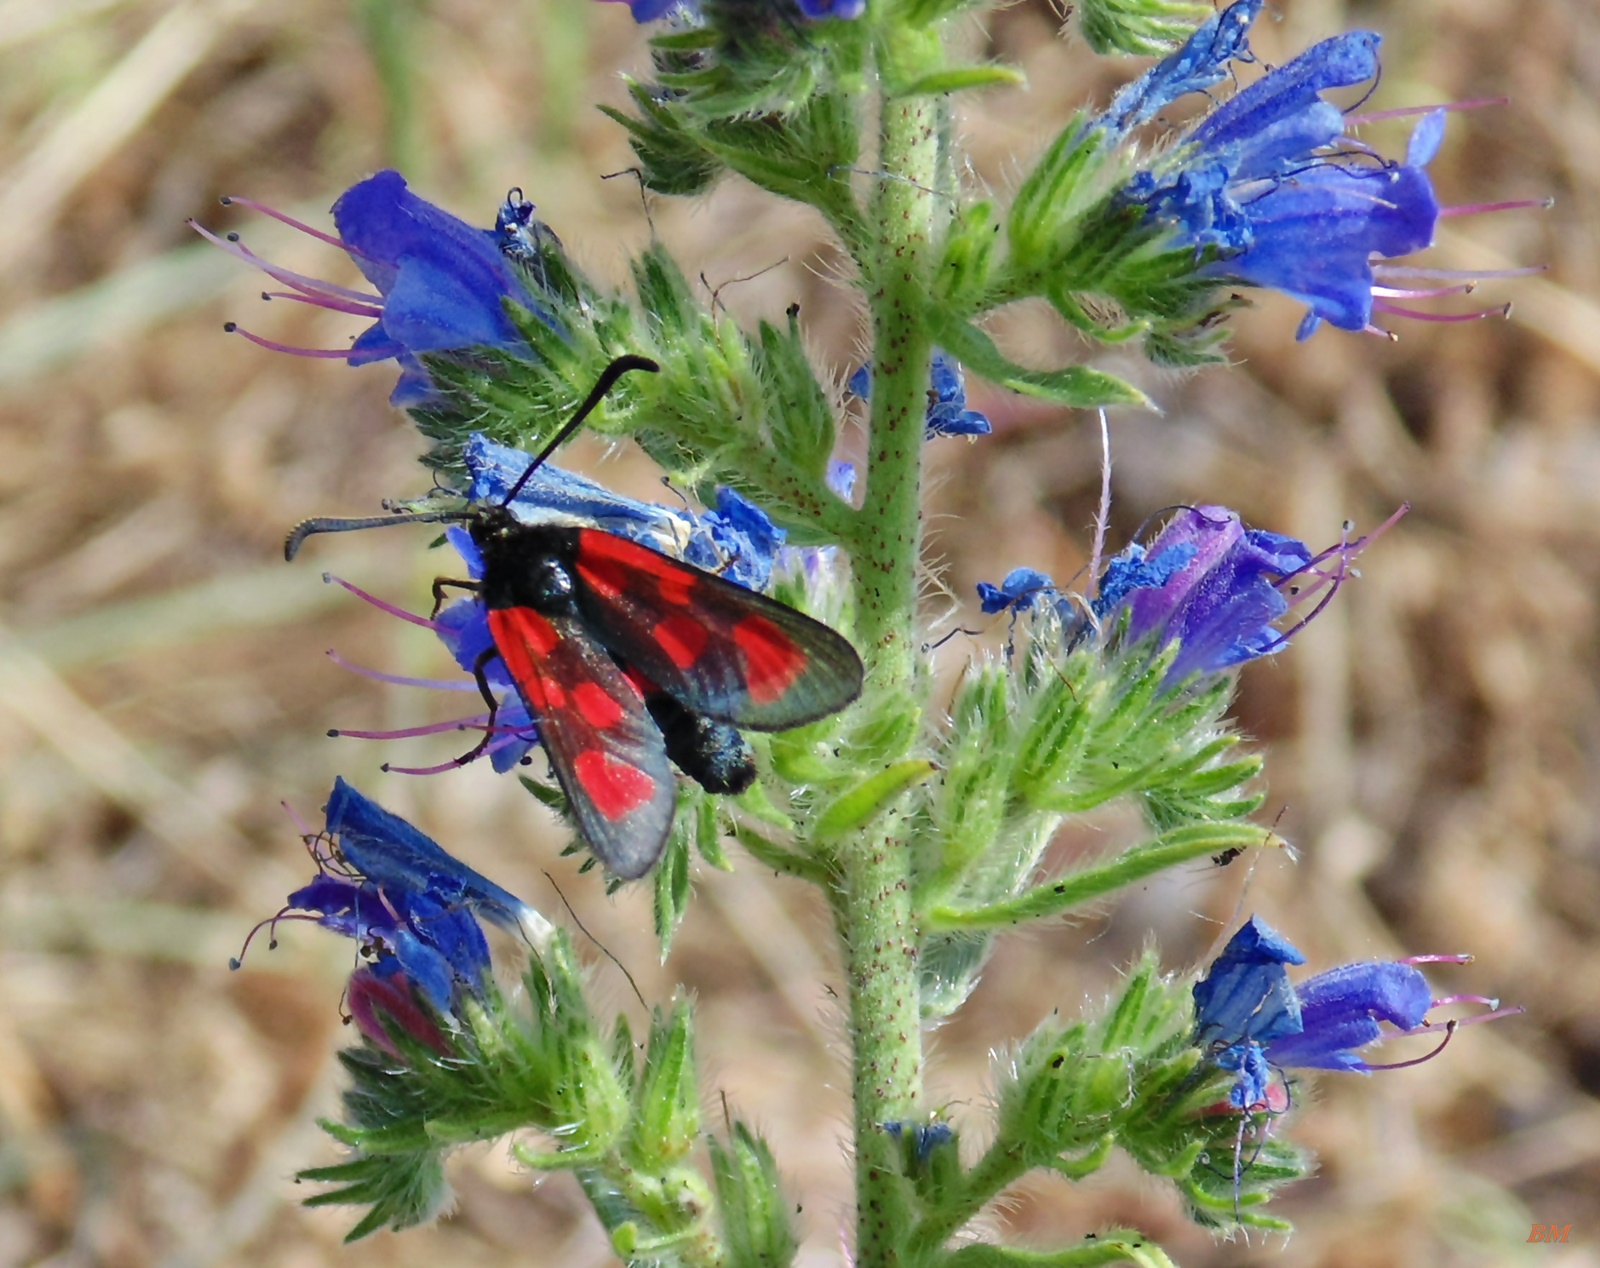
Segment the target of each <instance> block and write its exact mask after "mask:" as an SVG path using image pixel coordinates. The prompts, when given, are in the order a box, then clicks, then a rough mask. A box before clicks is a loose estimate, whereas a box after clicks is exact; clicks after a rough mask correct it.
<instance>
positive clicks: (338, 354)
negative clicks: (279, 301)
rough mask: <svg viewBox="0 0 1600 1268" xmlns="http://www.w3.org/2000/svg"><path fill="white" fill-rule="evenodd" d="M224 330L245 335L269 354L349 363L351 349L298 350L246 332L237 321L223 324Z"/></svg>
mask: <svg viewBox="0 0 1600 1268" xmlns="http://www.w3.org/2000/svg"><path fill="white" fill-rule="evenodd" d="M222 328H223V329H224V330H226V331H227V332H228V333H229V334H230V335H243V336H244V337H245V338H246V339H248V340H249V341H250V342H251V343H253V344H255V345H256V346H257V347H258V348H265V349H267V350H268V351H269V352H287V353H288V354H289V355H290V356H291V357H318V358H321V359H323V360H327V361H348V360H349V359H350V349H349V348H297V347H295V346H294V345H293V344H288V343H279V342H278V341H277V340H276V339H265V338H263V337H262V336H260V335H258V334H253V333H251V332H250V331H248V330H246V329H245V328H244V327H243V326H241V325H240V324H239V323H238V322H236V321H228V322H224V323H223V324H222Z"/></svg>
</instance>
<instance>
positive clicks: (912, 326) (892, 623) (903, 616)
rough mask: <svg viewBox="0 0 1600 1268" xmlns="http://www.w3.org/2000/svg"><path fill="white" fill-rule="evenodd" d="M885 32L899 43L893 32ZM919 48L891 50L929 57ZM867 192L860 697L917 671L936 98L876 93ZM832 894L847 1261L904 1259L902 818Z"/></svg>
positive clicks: (856, 551) (899, 684)
mask: <svg viewBox="0 0 1600 1268" xmlns="http://www.w3.org/2000/svg"><path fill="white" fill-rule="evenodd" d="M889 38H894V37H893V36H890V37H889ZM913 42H914V43H916V44H917V47H915V48H911V49H904V48H899V49H895V50H886V52H887V53H889V54H890V55H893V56H895V57H896V58H904V57H906V56H913V57H927V56H930V55H931V56H935V57H936V56H937V54H938V50H937V44H934V45H933V47H932V49H931V50H930V49H929V48H927V47H925V46H924V45H922V44H921V42H920V41H918V40H916V39H915V38H913ZM878 161H879V164H880V166H881V167H882V168H883V172H884V175H883V177H882V178H881V179H880V181H879V182H878V184H877V186H876V187H875V189H874V191H873V193H872V196H871V206H870V209H869V217H868V219H869V223H870V224H871V225H872V231H873V233H874V234H875V235H876V238H875V241H874V242H873V243H872V246H871V249H870V252H868V253H867V254H866V255H865V256H864V258H862V259H860V260H859V261H858V263H859V264H860V266H861V272H862V276H863V279H864V281H865V285H866V288H867V297H868V302H869V304H870V306H871V310H872V326H873V389H872V429H871V436H870V438H869V442H868V444H869V450H868V459H867V479H866V493H865V497H864V499H863V502H862V507H861V511H860V513H859V515H858V517H857V523H856V524H855V525H854V526H853V527H854V528H855V529H856V531H855V532H853V533H852V534H851V535H850V540H849V546H850V555H851V566H852V570H853V573H854V578H855V587H856V604H857V633H858V635H859V636H860V643H861V650H862V652H863V653H864V654H865V657H866V660H867V665H868V673H869V675H870V685H869V692H872V691H886V690H894V689H898V688H904V687H905V686H907V685H909V683H910V682H911V680H912V678H913V676H914V675H915V673H916V642H915V640H916V632H915V620H914V613H915V611H916V598H917V566H918V558H919V552H920V550H921V543H922V508H921V484H922V448H923V426H924V423H923V416H924V413H925V412H926V409H927V388H928V359H929V354H930V350H931V349H930V345H929V339H928V334H927V331H926V328H925V323H924V319H923V308H924V297H925V296H926V295H927V294H928V278H927V273H928V269H929V267H930V264H929V260H930V257H931V255H932V240H933V232H934V216H935V215H936V208H935V205H934V204H935V202H936V199H935V198H934V196H933V195H932V193H931V192H930V191H931V190H933V189H934V188H936V187H937V185H938V167H939V135H938V108H937V104H936V103H935V102H933V101H930V100H929V99H927V98H915V99H906V100H898V101H885V102H883V106H882V113H881V116H880V141H879V160H878ZM840 862H841V865H842V873H843V881H844V883H843V886H842V887H841V889H840V890H839V891H838V892H837V893H836V895H835V900H834V901H835V906H836V912H837V918H838V922H839V930H840V934H841V937H842V938H843V940H844V945H845V955H846V963H847V971H848V982H849V992H850V1033H851V1036H852V1039H853V1042H854V1071H853V1085H854V1095H855V1153H856V1204H857V1215H856V1219H857V1228H856V1263H857V1264H858V1265H860V1268H890V1266H891V1265H897V1264H900V1263H902V1262H903V1260H902V1258H901V1255H900V1247H901V1246H902V1245H903V1244H904V1239H905V1236H906V1233H907V1231H908V1228H909V1222H910V1218H911V1211H912V1207H911V1195H910V1193H909V1191H908V1189H907V1186H906V1184H905V1181H904V1179H903V1178H902V1177H901V1175H900V1169H899V1165H898V1146H897V1144H896V1142H895V1140H894V1138H893V1137H891V1136H890V1135H889V1133H887V1132H886V1131H885V1130H884V1129H883V1124H885V1123H888V1122H897V1121H903V1120H906V1119H909V1118H910V1117H911V1116H912V1115H913V1114H914V1113H915V1112H916V1111H917V1109H918V1106H919V1103H920V1101H921V1095H922V1033H921V1006H920V1000H919V995H918V980H917V946H918V933H917V929H916V926H915V922H914V918H913V915H912V904H911V850H910V845H909V842H908V841H907V839H906V837H905V833H904V825H903V822H902V820H901V818H900V816H899V815H897V814H896V813H894V812H893V811H889V812H888V813H885V814H882V815H880V816H878V818H877V819H876V820H874V821H873V823H872V824H871V825H870V826H869V827H868V828H867V830H866V831H865V832H864V833H863V834H862V835H861V837H860V838H859V839H858V840H857V841H855V842H853V843H851V844H850V845H848V846H846V847H845V848H844V850H843V851H842V857H841V859H840Z"/></svg>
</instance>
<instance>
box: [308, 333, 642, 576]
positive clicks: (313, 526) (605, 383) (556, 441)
mask: <svg viewBox="0 0 1600 1268" xmlns="http://www.w3.org/2000/svg"><path fill="white" fill-rule="evenodd" d="M660 369H661V367H660V366H659V365H657V364H656V363H655V362H654V361H652V360H650V358H649V357H640V356H635V355H633V354H632V353H629V354H628V355H626V356H621V357H618V358H617V359H616V360H615V361H613V362H612V363H611V364H610V365H608V366H607V367H606V368H605V369H604V370H602V371H601V372H600V378H599V379H598V380H597V381H596V382H595V385H594V389H593V390H592V391H591V392H590V393H589V395H588V397H587V398H585V400H584V402H583V404H582V405H580V406H578V412H577V413H576V414H574V415H573V416H572V418H571V419H570V420H569V421H568V422H567V423H566V425H565V426H563V427H562V428H561V430H560V431H558V432H557V433H556V434H555V437H554V438H553V439H552V440H551V441H550V443H549V444H548V445H546V446H545V447H544V448H543V449H541V450H540V451H539V453H538V456H537V457H535V458H534V460H533V461H532V462H530V463H529V464H528V468H527V470H526V471H524V472H523V473H522V474H521V475H520V476H518V477H517V482H516V483H515V484H513V485H512V486H511V492H509V493H507V494H506V496H505V500H504V501H502V502H501V503H500V505H501V506H509V505H510V504H511V502H512V501H513V500H514V499H515V498H516V496H517V494H519V493H521V492H522V486H523V485H525V484H526V483H527V482H528V477H529V476H531V475H532V474H533V473H534V472H535V471H537V470H538V469H539V468H540V467H542V466H544V464H545V461H546V460H547V459H548V458H549V457H550V455H551V454H553V453H554V452H555V451H556V449H557V448H558V447H559V446H560V445H561V443H562V441H564V440H566V439H567V437H568V436H570V435H572V433H573V432H575V431H577V430H578V428H579V427H581V426H582V425H583V420H584V419H586V418H588V417H589V415H590V414H592V413H594V410H595V406H597V405H599V404H600V402H601V401H602V400H604V399H605V396H606V393H607V392H609V391H610V390H611V389H612V388H614V387H615V386H616V385H617V380H618V379H620V378H621V377H622V376H623V375H624V374H626V373H628V371H629V370H649V371H650V372H651V373H652V374H653V373H656V372H657V371H659V370H660ZM476 514H477V512H476V511H471V510H462V511H416V512H413V513H411V514H408V515H372V516H368V517H366V518H365V519H327V518H323V517H318V518H316V519H309V520H303V521H302V522H301V523H299V524H296V525H295V526H294V528H293V529H291V530H290V532H289V536H288V538H287V539H286V540H285V541H284V543H283V557H284V558H285V559H290V560H292V559H293V558H294V557H295V556H296V555H297V554H299V553H300V547H301V546H302V545H304V544H305V540H306V538H308V537H314V536H316V535H317V534H318V533H352V532H355V531H356V530H357V529H363V528H388V527H389V526H390V525H391V524H438V523H442V522H446V521H449V520H470V519H472V518H473V516H474V515H476Z"/></svg>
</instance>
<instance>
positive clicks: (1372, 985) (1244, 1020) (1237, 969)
mask: <svg viewBox="0 0 1600 1268" xmlns="http://www.w3.org/2000/svg"><path fill="white" fill-rule="evenodd" d="M1471 958H1472V957H1471V956H1465V955H1431V956H1417V957H1413V958H1412V959H1409V960H1395V961H1365V962H1362V963H1357V964H1346V965H1343V966H1342V967H1340V968H1336V969H1330V970H1328V971H1327V972H1326V973H1319V974H1317V975H1316V976H1315V977H1312V978H1309V979H1307V980H1306V981H1304V982H1302V983H1300V985H1299V986H1298V987H1296V986H1294V985H1293V984H1292V983H1290V981H1289V977H1288V973H1287V971H1286V970H1285V968H1284V966H1285V965H1288V964H1303V963H1305V957H1304V956H1303V955H1301V954H1300V952H1299V951H1298V950H1297V949H1296V948H1295V947H1294V946H1293V945H1291V944H1290V943H1289V942H1288V941H1287V940H1286V939H1285V938H1284V937H1283V936H1282V935H1281V934H1279V933H1277V932H1276V931H1275V930H1273V929H1272V928H1271V927H1270V926H1269V925H1267V924H1266V922H1264V921H1262V920H1261V919H1259V918H1258V917H1256V916H1252V917H1250V919H1249V920H1248V921H1246V922H1245V925H1244V927H1243V928H1241V929H1240V930H1239V932H1238V933H1236V934H1234V935H1233V937H1232V938H1230V939H1229V941H1228V945H1227V946H1226V947H1224V948H1223V951H1222V954H1221V955H1220V956H1218V957H1217V959H1216V961H1215V962H1214V963H1213V964H1212V965H1211V967H1210V969H1208V970H1207V972H1206V975H1205V977H1203V978H1202V979H1201V980H1200V981H1198V982H1196V983H1195V986H1194V1002H1195V1043H1196V1044H1197V1045H1199V1046H1201V1047H1203V1048H1206V1049H1207V1050H1208V1054H1209V1055H1210V1056H1211V1058H1212V1060H1214V1061H1215V1063H1216V1064H1217V1065H1218V1066H1219V1067H1220V1068H1222V1069H1224V1070H1229V1071H1232V1072H1234V1073H1235V1074H1236V1076H1237V1077H1236V1079H1235V1081H1234V1085H1233V1087H1232V1089H1230V1091H1229V1094H1228V1103H1229V1104H1230V1105H1231V1106H1232V1107H1233V1108H1234V1109H1237V1110H1245V1111H1255V1110H1258V1109H1262V1108H1277V1107H1278V1106H1279V1105H1280V1103H1281V1098H1280V1097H1277V1096H1275V1095H1274V1094H1273V1093H1274V1088H1273V1086H1272V1072H1273V1070H1286V1069H1317V1070H1352V1071H1355V1072H1357V1073H1361V1074H1370V1073H1371V1072H1372V1071H1374V1070H1386V1069H1398V1068H1400V1067H1402V1066H1406V1065H1414V1064H1416V1061H1405V1062H1397V1063H1394V1064H1390V1065H1372V1064H1370V1063H1368V1062H1367V1061H1366V1060H1365V1059H1364V1058H1362V1057H1360V1056H1359V1055H1357V1051H1356V1050H1357V1049H1359V1048H1365V1047H1367V1046H1368V1045H1370V1044H1373V1043H1376V1042H1378V1041H1379V1040H1380V1039H1382V1038H1384V1037H1385V1035H1386V1034H1390V1033H1398V1034H1417V1033H1421V1032H1428V1031H1434V1030H1440V1029H1442V1030H1443V1032H1444V1035H1445V1039H1446V1040H1447V1041H1448V1039H1449V1037H1450V1035H1451V1034H1452V1033H1453V1032H1454V1031H1455V1029H1456V1027H1457V1026H1458V1025H1459V1024H1461V1023H1458V1022H1451V1023H1449V1024H1448V1025H1447V1026H1445V1027H1442V1028H1441V1027H1429V1026H1428V1025H1426V1024H1425V1023H1426V1019H1427V1015H1428V1011H1429V1010H1430V1009H1432V1008H1435V1007H1439V1006H1442V1005H1445V1004H1453V1003H1472V1004H1478V1005H1483V1006H1486V1007H1487V1008H1488V1010H1489V1011H1488V1012H1486V1013H1483V1014H1480V1015H1479V1016H1477V1017H1475V1018H1472V1019H1471V1020H1472V1021H1476V1022H1483V1021H1490V1020H1493V1019H1494V1018H1496V1017H1501V1016H1505V1015H1507V1014H1509V1013H1514V1012H1520V1011H1521V1009H1507V1010H1504V1011H1501V1010H1500V1004H1499V1001H1498V1000H1492V999H1485V998H1484V997H1482V996H1478V995H1453V996H1448V997H1446V998H1444V999H1437V998H1435V997H1434V994H1433V988H1432V987H1430V986H1429V985H1428V981H1427V979H1426V978H1425V977H1423V976H1422V974H1421V973H1420V972H1419V971H1418V970H1417V968H1416V965H1417V964H1419V963H1428V962H1433V963H1449V964H1465V963H1467V962H1468V961H1470V960H1471ZM1384 1022H1387V1023H1388V1024H1389V1025H1390V1026H1391V1027H1393V1028H1394V1029H1393V1030H1392V1031H1385V1030H1384V1028H1383V1025H1382V1023H1384ZM1442 1047H1443V1045H1440V1048H1439V1049H1435V1051H1434V1052H1433V1053H1429V1054H1427V1055H1426V1056H1424V1057H1421V1058H1418V1059H1417V1060H1422V1061H1425V1060H1428V1059H1430V1058H1431V1057H1432V1056H1434V1055H1435V1054H1436V1053H1437V1052H1438V1051H1440V1050H1442Z"/></svg>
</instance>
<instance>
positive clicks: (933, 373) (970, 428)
mask: <svg viewBox="0 0 1600 1268" xmlns="http://www.w3.org/2000/svg"><path fill="white" fill-rule="evenodd" d="M845 387H846V388H847V389H848V390H849V391H850V392H851V393H853V394H854V395H856V396H859V397H860V398H861V399H862V400H864V401H865V400H869V399H871V397H872V367H871V366H870V365H864V366H861V367H860V368H859V369H858V370H857V371H856V372H855V373H854V374H852V375H851V376H850V381H849V382H848V383H846V384H845ZM993 430H994V426H993V424H991V423H990V422H989V420H988V418H987V417H985V416H984V415H983V414H980V413H978V411H977V410H974V409H968V408H967V376H966V374H965V372H963V370H962V369H961V363H960V362H959V361H957V360H956V359H955V358H954V357H952V356H951V355H950V354H949V353H948V352H944V351H941V350H940V349H937V348H935V349H934V352H933V357H932V359H931V360H930V361H929V362H928V415H927V438H928V439H929V440H935V439H937V438H938V437H940V436H987V435H988V434H989V433H990V432H991V431H993Z"/></svg>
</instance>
